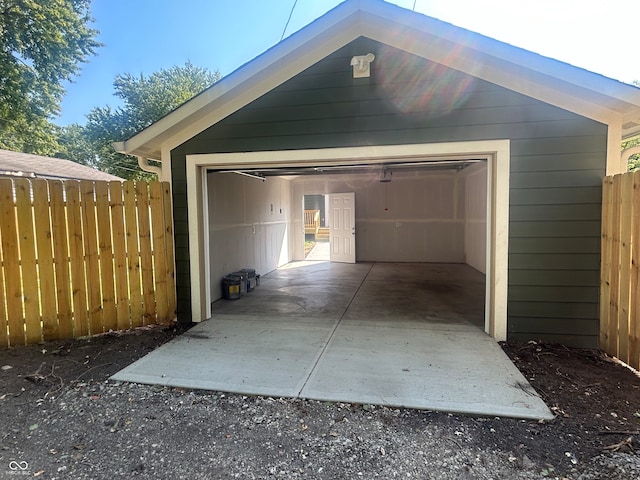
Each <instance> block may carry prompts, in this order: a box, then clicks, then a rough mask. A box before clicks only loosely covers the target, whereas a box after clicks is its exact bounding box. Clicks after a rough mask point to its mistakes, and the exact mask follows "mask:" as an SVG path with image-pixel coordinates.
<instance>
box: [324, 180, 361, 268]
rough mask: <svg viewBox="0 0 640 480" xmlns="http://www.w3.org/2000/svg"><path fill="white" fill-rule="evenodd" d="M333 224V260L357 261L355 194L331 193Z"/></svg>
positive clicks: (331, 239) (330, 236) (331, 227)
mask: <svg viewBox="0 0 640 480" xmlns="http://www.w3.org/2000/svg"><path fill="white" fill-rule="evenodd" d="M329 204H330V205H331V215H330V217H331V225H330V227H329V241H330V245H331V254H330V260H331V261H332V262H344V263H356V208H355V207H356V204H355V194H354V193H353V192H352V193H335V194H331V195H329Z"/></svg>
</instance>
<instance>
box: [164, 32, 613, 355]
mask: <svg viewBox="0 0 640 480" xmlns="http://www.w3.org/2000/svg"><path fill="white" fill-rule="evenodd" d="M363 52H373V53H374V54H375V55H376V60H375V61H374V63H373V64H372V75H371V78H367V79H353V78H352V73H351V67H350V65H349V61H350V59H351V57H352V56H353V55H358V54H362V53H363ZM505 138H508V139H511V172H510V175H511V180H510V181H511V187H510V188H511V193H510V227H509V237H510V255H509V262H510V265H509V287H510V288H509V300H508V302H509V303H508V317H509V318H508V322H509V323H508V330H509V337H510V338H512V339H520V340H524V339H531V338H536V339H537V338H543V339H547V340H558V339H562V341H564V342H565V343H570V344H571V343H573V344H577V345H582V346H585V345H588V346H596V343H597V333H598V332H597V330H598V329H597V321H598V320H597V319H598V311H597V310H598V309H597V302H598V288H599V272H598V269H599V261H600V257H599V255H600V254H599V242H600V192H601V190H600V188H601V187H600V185H601V179H602V177H603V176H604V174H605V162H606V142H607V128H606V126H605V125H602V124H600V123H597V122H594V121H591V120H589V119H586V118H584V117H581V116H579V115H575V114H573V113H571V112H568V111H565V110H562V109H560V108H557V107H555V106H552V105H549V104H545V103H543V102H540V101H537V100H535V99H532V98H530V97H527V96H524V95H521V94H518V93H516V92H513V91H509V90H506V89H504V88H502V87H500V86H497V85H494V84H491V83H489V82H485V81H482V80H479V79H476V78H473V77H471V76H468V75H465V74H462V73H460V72H456V71H453V70H451V69H447V68H445V67H443V66H441V65H437V64H435V63H432V62H428V61H426V60H424V59H421V58H418V57H415V56H412V55H410V54H406V53H404V52H401V51H398V50H394V49H392V48H390V47H387V46H384V45H381V44H378V43H376V42H373V41H371V40H368V39H365V38H360V39H358V40H356V41H354V42H353V43H352V44H350V45H348V46H346V47H344V48H342V49H340V50H338V51H337V52H334V53H333V54H331V55H330V56H328V57H327V58H325V59H324V60H322V61H320V62H318V63H317V64H316V65H314V66H312V67H311V68H309V69H307V70H306V71H305V72H302V73H301V74H299V75H297V76H296V77H294V78H292V79H290V80H289V81H287V82H285V83H284V84H282V85H280V86H279V87H277V88H276V89H274V90H273V91H271V92H269V93H267V94H266V95H264V96H263V97H261V98H259V99H257V100H255V101H254V102H252V103H251V104H249V105H247V106H246V107H244V108H243V109H241V110H240V111H238V112H236V113H234V114H232V115H230V116H229V117H227V118H225V119H224V120H222V121H221V122H219V123H218V124H216V125H213V126H211V127H210V128H208V129H207V130H205V131H204V132H202V133H200V134H199V135H197V136H196V137H194V138H193V139H191V140H189V141H188V142H186V143H185V144H184V145H182V146H180V147H178V148H177V149H175V150H174V151H173V152H172V160H173V161H172V169H173V172H172V173H173V181H174V186H178V185H180V184H182V185H183V184H184V183H185V182H186V179H185V172H184V155H185V154H189V153H221V152H242V151H259V150H292V149H309V148H327V147H343V146H364V145H397V144H404V143H434V142H437V143H440V142H458V141H471V140H490V139H505ZM174 195H175V196H176V198H175V204H176V213H177V215H176V216H177V217H178V218H181V219H182V220H181V222H180V223H178V221H176V238H177V237H178V236H180V235H181V236H182V237H183V239H182V241H181V243H180V246H179V247H177V251H176V261H177V268H178V278H179V280H182V281H184V279H185V278H188V268H189V265H188V259H189V257H188V242H186V241H184V239H186V238H187V237H188V230H187V226H186V193H185V191H184V189H182V190H178V189H176V190H174ZM181 283H182V282H181ZM188 298H189V285H188V284H187V285H184V284H183V285H181V286H179V289H178V302H179V304H178V306H179V309H180V308H182V309H183V310H182V311H183V312H184V313H185V315H186V317H188V316H189V314H190V306H189V301H188Z"/></svg>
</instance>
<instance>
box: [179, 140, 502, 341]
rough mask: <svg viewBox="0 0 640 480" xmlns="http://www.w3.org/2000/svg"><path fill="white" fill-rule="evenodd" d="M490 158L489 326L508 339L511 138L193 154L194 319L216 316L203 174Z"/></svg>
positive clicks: (189, 201) (188, 168) (190, 215)
mask: <svg viewBox="0 0 640 480" xmlns="http://www.w3.org/2000/svg"><path fill="white" fill-rule="evenodd" d="M469 157H473V158H484V159H486V160H487V164H488V174H487V183H488V185H487V187H488V188H487V196H488V198H487V200H488V201H487V265H486V267H487V268H486V271H487V282H486V285H487V287H486V288H487V295H486V298H487V302H486V311H485V330H486V332H487V333H488V334H490V335H491V336H492V337H494V338H495V339H496V340H497V341H502V340H506V338H507V274H508V271H507V262H508V247H509V238H508V237H509V164H510V141H509V140H486V141H472V142H451V143H424V144H405V145H385V146H366V147H345V148H321V149H312V150H285V151H264V152H247V153H217V154H200V155H187V157H186V174H187V207H188V208H187V210H188V222H189V252H190V253H189V261H190V267H191V308H192V320H193V321H194V322H200V321H202V320H205V319H206V318H209V317H210V315H211V288H210V279H209V277H208V275H207V269H208V267H207V259H208V249H209V241H208V235H205V232H208V231H209V225H208V222H209V218H208V216H205V213H206V196H205V195H206V191H205V188H206V187H203V181H202V176H203V173H204V172H205V171H206V170H207V169H211V168H215V169H225V168H226V169H242V168H251V167H258V166H262V167H267V166H268V167H285V166H287V167H304V166H309V165H313V166H318V165H350V164H362V163H363V162H365V163H369V164H380V163H384V162H388V161H389V160H390V159H393V160H405V161H407V160H410V159H420V160H421V161H429V160H430V159H431V160H436V159H437V160H442V159H443V158H448V159H463V158H469Z"/></svg>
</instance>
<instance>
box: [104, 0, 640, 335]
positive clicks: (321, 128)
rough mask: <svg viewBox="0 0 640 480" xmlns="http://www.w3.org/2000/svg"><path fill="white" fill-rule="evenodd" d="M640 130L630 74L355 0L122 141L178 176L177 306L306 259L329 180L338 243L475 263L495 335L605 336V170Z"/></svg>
mask: <svg viewBox="0 0 640 480" xmlns="http://www.w3.org/2000/svg"><path fill="white" fill-rule="evenodd" d="M639 133H640V90H639V89H637V88H635V87H632V86H630V85H626V84H623V83H619V82H616V81H614V80H610V79H607V78H604V77H602V76H599V75H597V74H594V73H591V72H588V71H585V70H581V69H579V68H575V67H572V66H570V65H567V64H564V63H561V62H558V61H555V60H552V59H549V58H545V57H541V56H539V55H536V54H534V53H531V52H527V51H525V50H521V49H518V48H516V47H513V46H510V45H506V44H503V43H501V42H498V41H496V40H493V39H491V38H488V37H484V36H481V35H479V34H475V33H473V32H469V31H467V30H464V29H461V28H458V27H455V26H453V25H450V24H447V23H444V22H441V21H438V20H436V19H433V18H430V17H426V16H424V15H421V14H416V13H414V12H410V11H407V10H405V9H402V8H399V7H396V6H393V5H389V4H386V3H384V2H382V1H378V0H348V1H346V2H344V3H343V4H341V5H340V6H338V7H337V8H335V9H334V10H332V11H330V12H328V13H327V14H326V15H324V16H323V17H321V18H319V19H318V20H316V21H315V22H313V23H312V24H310V25H309V26H307V27H305V28H304V29H302V30H301V31H299V32H297V33H296V34H294V35H292V36H291V37H289V38H287V39H286V40H284V41H282V42H281V43H279V44H278V45H276V46H275V47H273V48H272V49H270V50H268V51H267V52H265V53H264V54H262V55H261V56H259V57H257V58H256V59H254V60H253V61H251V62H249V63H247V64H246V65H244V66H243V67H241V68H240V69H238V70H237V71H235V72H234V73H232V74H231V75H229V76H228V77H225V78H224V79H222V80H221V81H219V82H218V83H216V84H215V85H213V86H212V87H210V88H209V89H208V90H206V91H205V92H203V93H202V94H200V95H199V96H197V97H195V98H194V99H192V100H190V101H189V102H187V103H185V104H184V105H183V106H181V107H180V108H178V109H177V110H175V111H174V112H172V113H171V114H169V115H167V116H166V117H164V118H162V119H161V120H159V121H158V122H157V123H155V124H153V125H151V126H149V127H148V128H147V129H145V130H144V131H142V132H140V133H139V134H137V135H136V136H134V137H132V138H131V139H129V140H126V141H125V142H122V143H120V144H117V145H116V148H117V149H118V151H121V152H123V153H127V154H131V155H136V156H138V157H139V159H140V164H141V166H143V168H145V169H150V170H155V171H157V172H158V173H159V175H160V177H161V179H163V180H169V181H171V184H172V191H173V202H174V205H173V208H174V226H175V238H176V275H177V278H176V281H177V288H178V292H177V294H178V319H179V321H181V322H190V321H196V322H197V321H201V320H204V319H206V318H208V317H209V316H210V314H211V304H212V302H214V301H216V300H217V299H218V298H219V297H220V288H219V282H220V279H221V278H222V277H223V276H224V275H225V274H226V273H228V272H230V271H233V270H236V269H239V268H243V267H247V266H251V267H254V268H256V269H257V270H258V272H260V273H262V274H266V273H268V272H270V271H273V270H274V269H276V268H278V267H280V266H282V265H285V264H288V263H289V262H291V261H296V260H303V259H304V196H305V195H328V196H329V197H328V199H329V200H330V201H329V203H328V205H329V208H328V211H329V212H330V213H329V224H330V226H331V229H332V232H331V240H332V241H331V251H332V255H333V260H336V261H341V262H403V263H405V262H406V263H454V264H466V265H468V266H469V267H470V268H472V269H473V270H474V271H477V272H481V273H482V274H484V275H486V298H485V312H484V329H485V331H486V332H487V333H489V334H490V335H491V336H492V337H494V338H495V339H496V340H505V339H507V338H509V339H513V340H528V339H544V340H547V341H560V342H564V343H567V344H572V345H580V346H588V347H595V346H597V337H598V294H599V281H600V273H599V268H600V253H599V252H600V210H601V181H602V177H603V176H604V175H605V174H613V173H619V172H622V171H623V170H624V168H625V165H624V163H625V162H623V161H622V160H621V158H620V143H621V141H622V140H623V139H624V138H630V137H632V136H635V135H637V134H639ZM149 160H151V161H155V162H160V165H159V166H156V165H152V164H150V163H149ZM338 194H350V195H339V196H338ZM345 202H346V203H345Z"/></svg>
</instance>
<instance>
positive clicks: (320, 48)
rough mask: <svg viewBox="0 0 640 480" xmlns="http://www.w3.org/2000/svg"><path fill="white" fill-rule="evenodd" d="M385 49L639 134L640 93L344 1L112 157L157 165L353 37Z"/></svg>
mask: <svg viewBox="0 0 640 480" xmlns="http://www.w3.org/2000/svg"><path fill="white" fill-rule="evenodd" d="M361 36H364V37H368V38H371V39H372V40H375V41H378V42H381V43H384V44H387V45H390V46H392V47H395V48H398V49H401V50H404V51H406V52H408V53H412V54H415V55H418V56H420V57H423V58H425V59H427V60H431V61H435V62H438V63H441V64H443V65H445V66H448V67H451V68H454V69H456V70H459V71H462V72H464V73H467V74H470V75H473V76H475V77H478V78H481V79H483V80H486V81H488V82H491V83H495V84H497V85H500V86H502V87H505V88H507V89H510V90H514V91H517V92H520V93H523V94H525V95H528V96H531V97H533V98H536V99H538V100H541V101H544V102H547V103H550V104H553V105H556V106H558V107H560V108H563V109H566V110H569V111H573V112H574V113H577V114H579V115H583V116H585V117H588V118H592V119H594V120H596V121H599V122H601V123H605V124H619V125H622V128H623V132H622V135H623V137H630V136H633V135H636V134H638V133H640V89H638V88H636V87H633V86H631V85H627V84H624V83H621V82H618V81H616V80H612V79H609V78H606V77H604V76H601V75H598V74H595V73H593V72H589V71H587V70H583V69H580V68H577V67H574V66H571V65H569V64H566V63H562V62H559V61H557V60H553V59H550V58H547V57H543V56H541V55H538V54H535V53H532V52H529V51H527V50H523V49H520V48H517V47H514V46H511V45H508V44H506V43H502V42H499V41H497V40H494V39H491V38H489V37H485V36H483V35H480V34H477V33H474V32H471V31H469V30H465V29H462V28H459V27H456V26H454V25H451V24H448V23H445V22H442V21H440V20H437V19H434V18H431V17H428V16H425V15H422V14H419V13H415V12H412V11H409V10H406V9H403V8H400V7H397V6H394V5H390V4H388V3H386V2H384V1H381V0H347V1H346V2H344V3H342V4H340V5H339V6H338V7H336V8H334V9H333V10H331V11H329V12H328V13H326V14H325V15H324V16H322V17H320V18H319V19H317V20H316V21H314V22H312V23H311V24H309V25H308V26H306V27H305V28H303V29H302V30H300V31H298V32H296V33H295V34H293V35H292V36H290V37H288V38H287V39H285V40H284V41H282V42H280V43H278V44H277V45H275V46H274V47H272V48H271V49H269V50H267V51H266V52H265V53H263V54H262V55H260V56H258V57H256V58H255V59H254V60H252V61H250V62H249V63H247V64H245V65H243V66H242V67H240V68H239V69H238V70H236V71H235V72H233V73H231V74H230V75H228V76H227V77H225V78H223V79H222V80H220V81H219V82H217V83H215V84H214V85H213V86H211V87H210V88H208V89H207V90H205V91H204V92H202V93H201V94H200V95H197V96H196V97H194V98H193V99H191V100H189V101H188V102H186V103H185V104H183V105H182V106H180V107H179V108H177V109H176V110H174V111H173V112H171V113H169V114H168V115H166V116H165V117H163V118H162V119H160V120H159V121H157V122H156V123H154V124H152V125H151V126H149V127H148V128H146V129H145V130H143V131H142V132H140V133H138V134H137V135H135V136H134V137H132V138H130V139H129V140H126V141H125V142H120V143H118V144H115V147H116V149H117V150H118V151H121V152H124V153H129V154H133V155H140V156H145V157H148V158H152V159H158V160H160V159H161V151H162V149H163V147H164V150H165V151H167V150H170V149H172V148H175V147H176V146H178V145H180V144H181V143H183V142H185V141H187V140H189V139H190V138H192V137H193V136H195V135H197V134H198V133H200V132H202V131H203V130H205V129H206V128H208V127H210V126H211V125H214V124H215V123H217V122H219V121H220V120H222V119H224V118H225V117H227V116H228V115H230V114H232V113H234V112H235V111H237V110H239V109H241V108H242V107H244V106H245V105H247V104H249V103H250V102H252V101H253V100H255V99H257V98H259V97H260V96H262V95H264V94H265V93H267V92H269V91H270V90H272V89H274V88H275V87H277V86H278V85H280V84H282V83H284V82H285V81H287V80H288V79H290V78H292V77H294V76H295V75H297V74H298V73H300V72H302V71H303V70H305V69H306V68H308V67H310V66H311V65H313V64H315V63H317V62H318V61H320V60H322V59H323V58H325V57H326V56H328V55H330V54H331V53H333V52H334V51H336V50H338V49H339V48H341V47H343V46H345V45H347V44H348V43H350V42H351V41H353V40H355V39H356V38H358V37H361Z"/></svg>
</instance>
